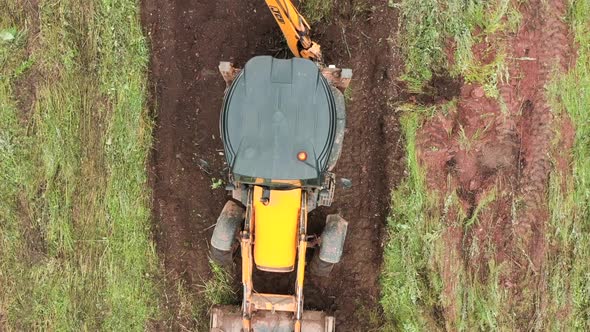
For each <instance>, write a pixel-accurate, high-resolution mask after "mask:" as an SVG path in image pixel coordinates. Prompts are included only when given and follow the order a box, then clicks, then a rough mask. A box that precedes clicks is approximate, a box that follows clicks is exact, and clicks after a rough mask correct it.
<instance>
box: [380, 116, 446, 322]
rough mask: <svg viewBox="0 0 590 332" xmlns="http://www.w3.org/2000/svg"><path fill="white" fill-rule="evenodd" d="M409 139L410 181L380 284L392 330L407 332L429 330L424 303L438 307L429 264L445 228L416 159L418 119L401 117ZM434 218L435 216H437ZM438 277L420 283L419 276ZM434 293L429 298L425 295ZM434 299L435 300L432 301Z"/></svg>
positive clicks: (401, 194) (392, 220)
mask: <svg viewBox="0 0 590 332" xmlns="http://www.w3.org/2000/svg"><path fill="white" fill-rule="evenodd" d="M401 123H402V128H403V133H404V137H405V139H406V158H407V168H408V176H407V178H406V179H405V180H404V182H403V183H402V184H401V185H400V186H399V187H398V189H396V190H395V191H394V192H393V194H392V212H391V216H390V217H389V219H388V229H389V234H390V239H389V241H388V244H387V246H386V247H385V249H384V253H383V256H384V263H383V265H384V268H383V270H384V272H383V276H382V280H381V286H382V299H381V304H382V306H383V310H384V313H385V315H386V317H395V321H392V322H391V325H392V326H391V327H390V328H392V329H393V328H394V327H395V328H396V329H400V330H406V331H421V330H424V329H425V328H426V327H427V325H428V322H427V321H426V320H425V319H424V318H423V316H422V314H421V310H420V309H417V308H418V307H420V306H421V305H422V304H426V303H428V304H429V305H436V302H437V298H436V295H435V294H437V293H439V292H440V280H438V277H437V276H438V275H437V274H436V273H430V272H433V270H434V267H433V266H432V265H431V264H430V263H431V262H429V257H430V253H431V252H432V251H433V246H435V243H436V242H437V241H439V238H440V231H441V228H442V224H441V223H440V222H439V217H440V215H438V214H437V209H436V207H437V204H436V202H437V199H436V197H434V196H433V195H432V194H428V193H427V192H426V187H425V182H424V181H425V180H424V172H423V170H422V169H421V168H420V166H419V164H418V159H417V155H416V141H415V139H416V130H417V129H418V127H419V125H420V119H419V115H418V114H415V113H414V114H412V113H409V114H407V115H405V116H404V117H403V118H402V121H401ZM432 213H434V214H432ZM427 275H428V276H432V277H433V278H428V277H427V278H421V277H420V276H427ZM431 288H434V289H435V290H434V291H432V292H429V293H427V294H425V293H424V290H429V289H431ZM431 295H432V296H431Z"/></svg>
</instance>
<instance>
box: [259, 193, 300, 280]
mask: <svg viewBox="0 0 590 332" xmlns="http://www.w3.org/2000/svg"><path fill="white" fill-rule="evenodd" d="M263 190H264V189H263V188H262V187H259V186H256V187H254V198H253V203H254V263H255V264H256V267H258V269H260V270H263V271H267V272H291V271H293V269H294V268H295V258H296V256H297V231H298V230H297V225H298V222H299V212H300V210H301V188H298V189H291V190H270V195H269V200H268V202H264V200H262V199H261V198H262V195H263Z"/></svg>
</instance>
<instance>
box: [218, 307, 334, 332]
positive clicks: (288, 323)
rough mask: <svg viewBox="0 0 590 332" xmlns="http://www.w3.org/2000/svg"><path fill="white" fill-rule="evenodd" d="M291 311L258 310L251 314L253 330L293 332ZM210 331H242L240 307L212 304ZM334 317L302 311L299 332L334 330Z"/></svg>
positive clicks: (255, 331) (318, 312) (316, 312)
mask: <svg viewBox="0 0 590 332" xmlns="http://www.w3.org/2000/svg"><path fill="white" fill-rule="evenodd" d="M293 324H294V316H293V313H292V312H278V311H277V312H271V311H258V312H256V313H255V314H254V315H253V316H252V329H253V331H254V332H293V331H294V327H293ZM209 331H210V332H242V311H241V308H240V307H234V306H213V308H211V322H210V330H209ZM334 331H335V324H334V317H331V316H328V315H326V314H325V313H324V312H321V311H304V312H303V319H302V324H301V332H334Z"/></svg>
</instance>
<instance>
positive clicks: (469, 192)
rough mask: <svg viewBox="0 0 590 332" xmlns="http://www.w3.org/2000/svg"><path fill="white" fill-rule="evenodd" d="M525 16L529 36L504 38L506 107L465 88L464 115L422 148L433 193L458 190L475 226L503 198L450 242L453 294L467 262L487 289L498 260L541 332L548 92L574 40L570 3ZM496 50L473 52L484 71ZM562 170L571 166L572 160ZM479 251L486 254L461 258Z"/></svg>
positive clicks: (448, 279) (447, 120)
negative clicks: (491, 269) (457, 273)
mask: <svg viewBox="0 0 590 332" xmlns="http://www.w3.org/2000/svg"><path fill="white" fill-rule="evenodd" d="M520 10H521V12H522V14H523V19H522V24H521V28H520V29H519V31H518V32H517V33H516V34H515V35H511V36H504V37H505V38H508V41H507V46H508V47H507V49H508V50H509V54H508V56H509V59H510V60H507V65H508V71H509V74H510V76H509V77H510V80H509V81H508V82H506V83H504V84H500V85H499V86H498V88H499V91H500V95H501V97H500V101H501V102H499V101H498V100H496V99H491V98H487V97H485V96H484V94H483V90H482V88H481V87H480V86H477V85H464V86H463V87H462V88H461V94H460V97H459V102H458V106H457V109H456V111H455V112H452V113H451V114H449V115H448V116H443V115H439V116H437V117H434V118H433V119H430V120H429V121H427V122H426V123H425V124H424V125H423V127H422V129H421V130H420V132H419V133H418V145H419V147H420V149H419V158H420V161H421V163H422V164H423V165H424V166H425V167H426V169H427V173H428V176H427V179H428V180H427V181H428V186H429V188H431V189H433V190H436V191H438V192H440V193H441V194H442V195H448V194H449V193H453V192H455V193H456V194H457V195H458V197H459V198H460V201H461V205H462V207H463V210H464V211H465V212H466V213H467V220H469V219H470V218H471V217H473V213H474V212H475V211H476V208H477V207H478V205H479V204H480V203H482V201H483V200H484V198H486V197H487V195H491V194H494V195H495V199H494V200H493V201H492V202H491V203H489V205H488V208H487V209H483V210H481V211H480V213H479V215H478V216H477V217H478V221H477V222H476V223H474V224H473V225H472V226H466V225H463V226H461V229H459V230H458V229H457V228H455V227H450V228H449V229H447V231H446V234H444V235H443V237H444V239H445V241H446V242H448V245H449V246H448V247H449V248H451V249H450V250H449V252H448V253H447V255H448V259H447V261H446V262H447V263H448V264H445V266H443V267H442V274H443V277H444V280H445V288H444V291H445V294H446V295H447V297H448V298H450V299H452V298H453V297H454V294H453V292H454V289H455V283H456V282H457V278H455V277H454V276H455V273H454V271H456V270H457V268H458V267H460V266H463V265H464V264H465V266H467V267H468V268H469V269H470V270H472V272H473V273H474V274H475V275H477V276H479V277H480V278H481V279H482V280H484V281H485V280H486V278H487V277H488V273H489V271H487V266H488V263H487V262H488V261H490V260H494V261H495V262H496V266H500V265H502V266H504V267H505V270H503V271H502V273H501V280H500V283H501V286H503V287H504V288H506V289H508V290H509V292H510V294H511V301H512V302H513V304H514V305H513V306H512V307H513V308H515V309H514V310H515V312H514V314H515V315H516V320H517V322H519V323H522V326H528V327H532V325H531V324H533V323H534V319H533V318H534V317H535V314H536V310H537V308H538V307H539V306H540V305H541V304H542V303H543V302H544V300H543V299H542V298H541V299H539V298H535V297H534V296H535V294H536V293H535V291H536V290H538V289H542V288H544V287H545V285H544V284H543V282H544V279H543V271H544V268H545V266H544V264H545V258H546V256H547V250H548V248H547V244H546V243H545V242H546V240H545V231H546V225H547V221H548V208H547V186H548V181H549V173H550V171H551V167H552V165H551V159H550V158H551V156H550V153H551V151H552V144H553V138H554V135H555V133H554V116H553V113H552V111H551V109H550V107H549V104H548V102H547V99H546V96H545V85H546V84H547V83H548V81H549V80H550V78H551V74H552V73H553V72H554V70H562V71H563V70H566V69H567V66H568V64H569V63H570V60H569V58H568V57H569V54H570V45H571V42H570V40H569V37H568V28H567V25H566V24H565V22H564V21H563V17H565V14H566V2H565V1H549V3H547V4H544V2H542V1H531V2H529V3H528V4H526V5H522V6H521V8H520ZM496 42H497V41H494V40H493V39H492V45H490V44H487V43H486V44H481V45H476V46H475V47H474V48H473V50H474V54H475V56H476V58H477V59H478V60H479V61H480V63H488V62H489V61H491V60H490V59H493V58H494V57H495V53H494V52H490V50H491V49H497V48H496V47H494V45H493V43H496ZM568 126H569V124H568V123H564V124H563V126H562V127H561V129H563V130H564V137H563V139H562V140H561V141H560V142H561V143H560V144H563V145H564V146H565V147H567V146H570V147H571V139H572V138H571V132H572V130H571V128H568ZM561 163H562V166H561V167H565V165H566V164H567V160H564V161H562V162H561ZM472 245H473V246H476V247H477V249H476V250H471V252H470V253H464V252H462V251H464V250H465V249H464V248H471V246H472ZM473 252H475V253H476V254H473ZM457 257H460V258H459V259H457ZM541 293H542V292H541ZM456 313H457V308H455V306H454V303H451V304H449V305H447V306H446V308H445V318H446V319H447V321H450V322H452V321H454V317H456Z"/></svg>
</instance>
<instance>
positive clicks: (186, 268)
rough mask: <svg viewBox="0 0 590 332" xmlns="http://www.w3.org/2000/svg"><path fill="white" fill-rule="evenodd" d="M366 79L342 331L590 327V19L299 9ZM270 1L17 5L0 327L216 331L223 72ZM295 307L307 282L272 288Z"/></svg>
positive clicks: (232, 293)
mask: <svg viewBox="0 0 590 332" xmlns="http://www.w3.org/2000/svg"><path fill="white" fill-rule="evenodd" d="M300 8H301V10H302V12H303V13H304V14H305V16H306V17H307V18H308V20H309V22H310V23H311V24H312V26H313V38H314V40H316V41H317V42H319V43H320V44H321V45H322V51H323V54H324V55H325V62H326V64H335V65H337V66H339V67H344V68H351V69H352V70H353V72H354V78H353V82H352V84H351V87H350V88H349V90H348V91H347V92H346V100H347V113H348V119H347V130H346V138H345V143H344V150H343V153H342V157H341V158H340V160H339V162H338V165H337V167H336V169H335V173H336V174H337V175H338V177H339V178H344V179H346V180H350V182H351V183H352V186H351V187H350V188H347V187H346V186H341V187H339V188H338V189H337V191H336V200H335V203H334V205H333V206H332V207H330V208H322V209H318V210H316V211H314V212H313V213H312V214H311V215H310V228H311V230H312V232H314V233H319V232H320V231H321V229H322V227H323V222H324V219H325V216H326V215H328V214H331V213H335V212H338V213H340V214H341V215H342V216H343V217H345V218H346V219H347V220H348V221H349V222H350V227H349V235H348V237H347V242H346V246H345V251H344V257H343V260H342V263H340V264H338V265H337V266H336V267H335V270H334V272H333V277H328V278H321V277H314V276H312V275H310V274H308V277H307V278H306V285H305V303H306V307H307V308H309V309H318V310H324V311H327V312H329V313H331V314H333V315H334V316H335V317H336V320H337V327H338V331H443V330H449V331H457V330H465V331H472V330H486V331H487V330H502V331H504V330H506V331H513V330H535V331H547V330H558V331H585V330H589V329H590V273H589V272H588V271H589V270H590V263H589V262H590V260H589V259H588V257H590V209H589V208H588V207H589V206H590V168H589V167H590V166H589V165H590V139H589V138H588V137H590V112H588V109H587V105H590V2H588V1H587V0H519V1H516V0H512V1H511V0H492V1H482V0H467V1H463V0H461V1H460V0H449V1H425V0H397V1H376V0H346V1H332V0H326V1H319V0H305V1H303V0H302V1H300ZM255 55H273V56H275V57H279V58H288V57H290V56H291V55H290V53H289V51H288V48H287V46H286V43H285V42H284V41H283V36H282V35H281V33H280V31H279V29H278V28H277V26H276V23H275V22H274V20H273V19H272V16H271V15H270V13H269V12H268V9H267V8H266V6H265V4H264V2H263V1H230V0H219V1H206V0H194V1H185V0H172V1H156V0H142V1H138V0H92V1H82V0H0V175H1V180H2V185H0V331H5V330H6V331H29V330H44V331H77V330H92V331H94V330H105V331H135V330H138V331H139V330H150V331H168V330H170V331H206V330H207V326H208V322H209V319H208V309H209V307H210V306H211V305H212V304H215V303H218V304H219V303H222V304H239V300H240V292H241V285H240V271H239V270H237V269H235V270H234V271H226V270H223V269H222V268H220V267H219V266H217V265H215V264H214V263H212V262H210V260H209V257H208V249H209V242H208V241H209V239H210V236H211V234H212V230H213V229H212V228H213V226H214V225H215V222H216V218H217V216H218V214H219V212H220V211H221V209H222V207H223V205H224V203H225V202H226V200H227V199H228V197H227V194H226V192H225V190H224V186H225V182H226V181H227V165H225V157H224V156H223V154H222V153H221V152H222V151H223V150H222V142H221V139H220V137H219V124H218V123H219V111H220V109H221V104H222V96H223V92H224V89H225V83H224V81H223V79H222V78H221V76H220V75H219V73H218V72H217V65H218V63H219V61H231V62H233V63H234V64H235V65H236V66H237V67H241V66H243V65H244V64H245V62H246V61H247V60H248V59H250V58H251V57H253V56H255ZM255 278H256V283H255V287H256V289H257V290H258V291H263V292H283V293H288V292H290V291H291V287H292V285H293V284H294V280H295V276H294V275H285V276H284V277H281V278H277V277H276V276H275V275H269V274H265V273H262V272H257V273H256V274H255Z"/></svg>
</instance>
